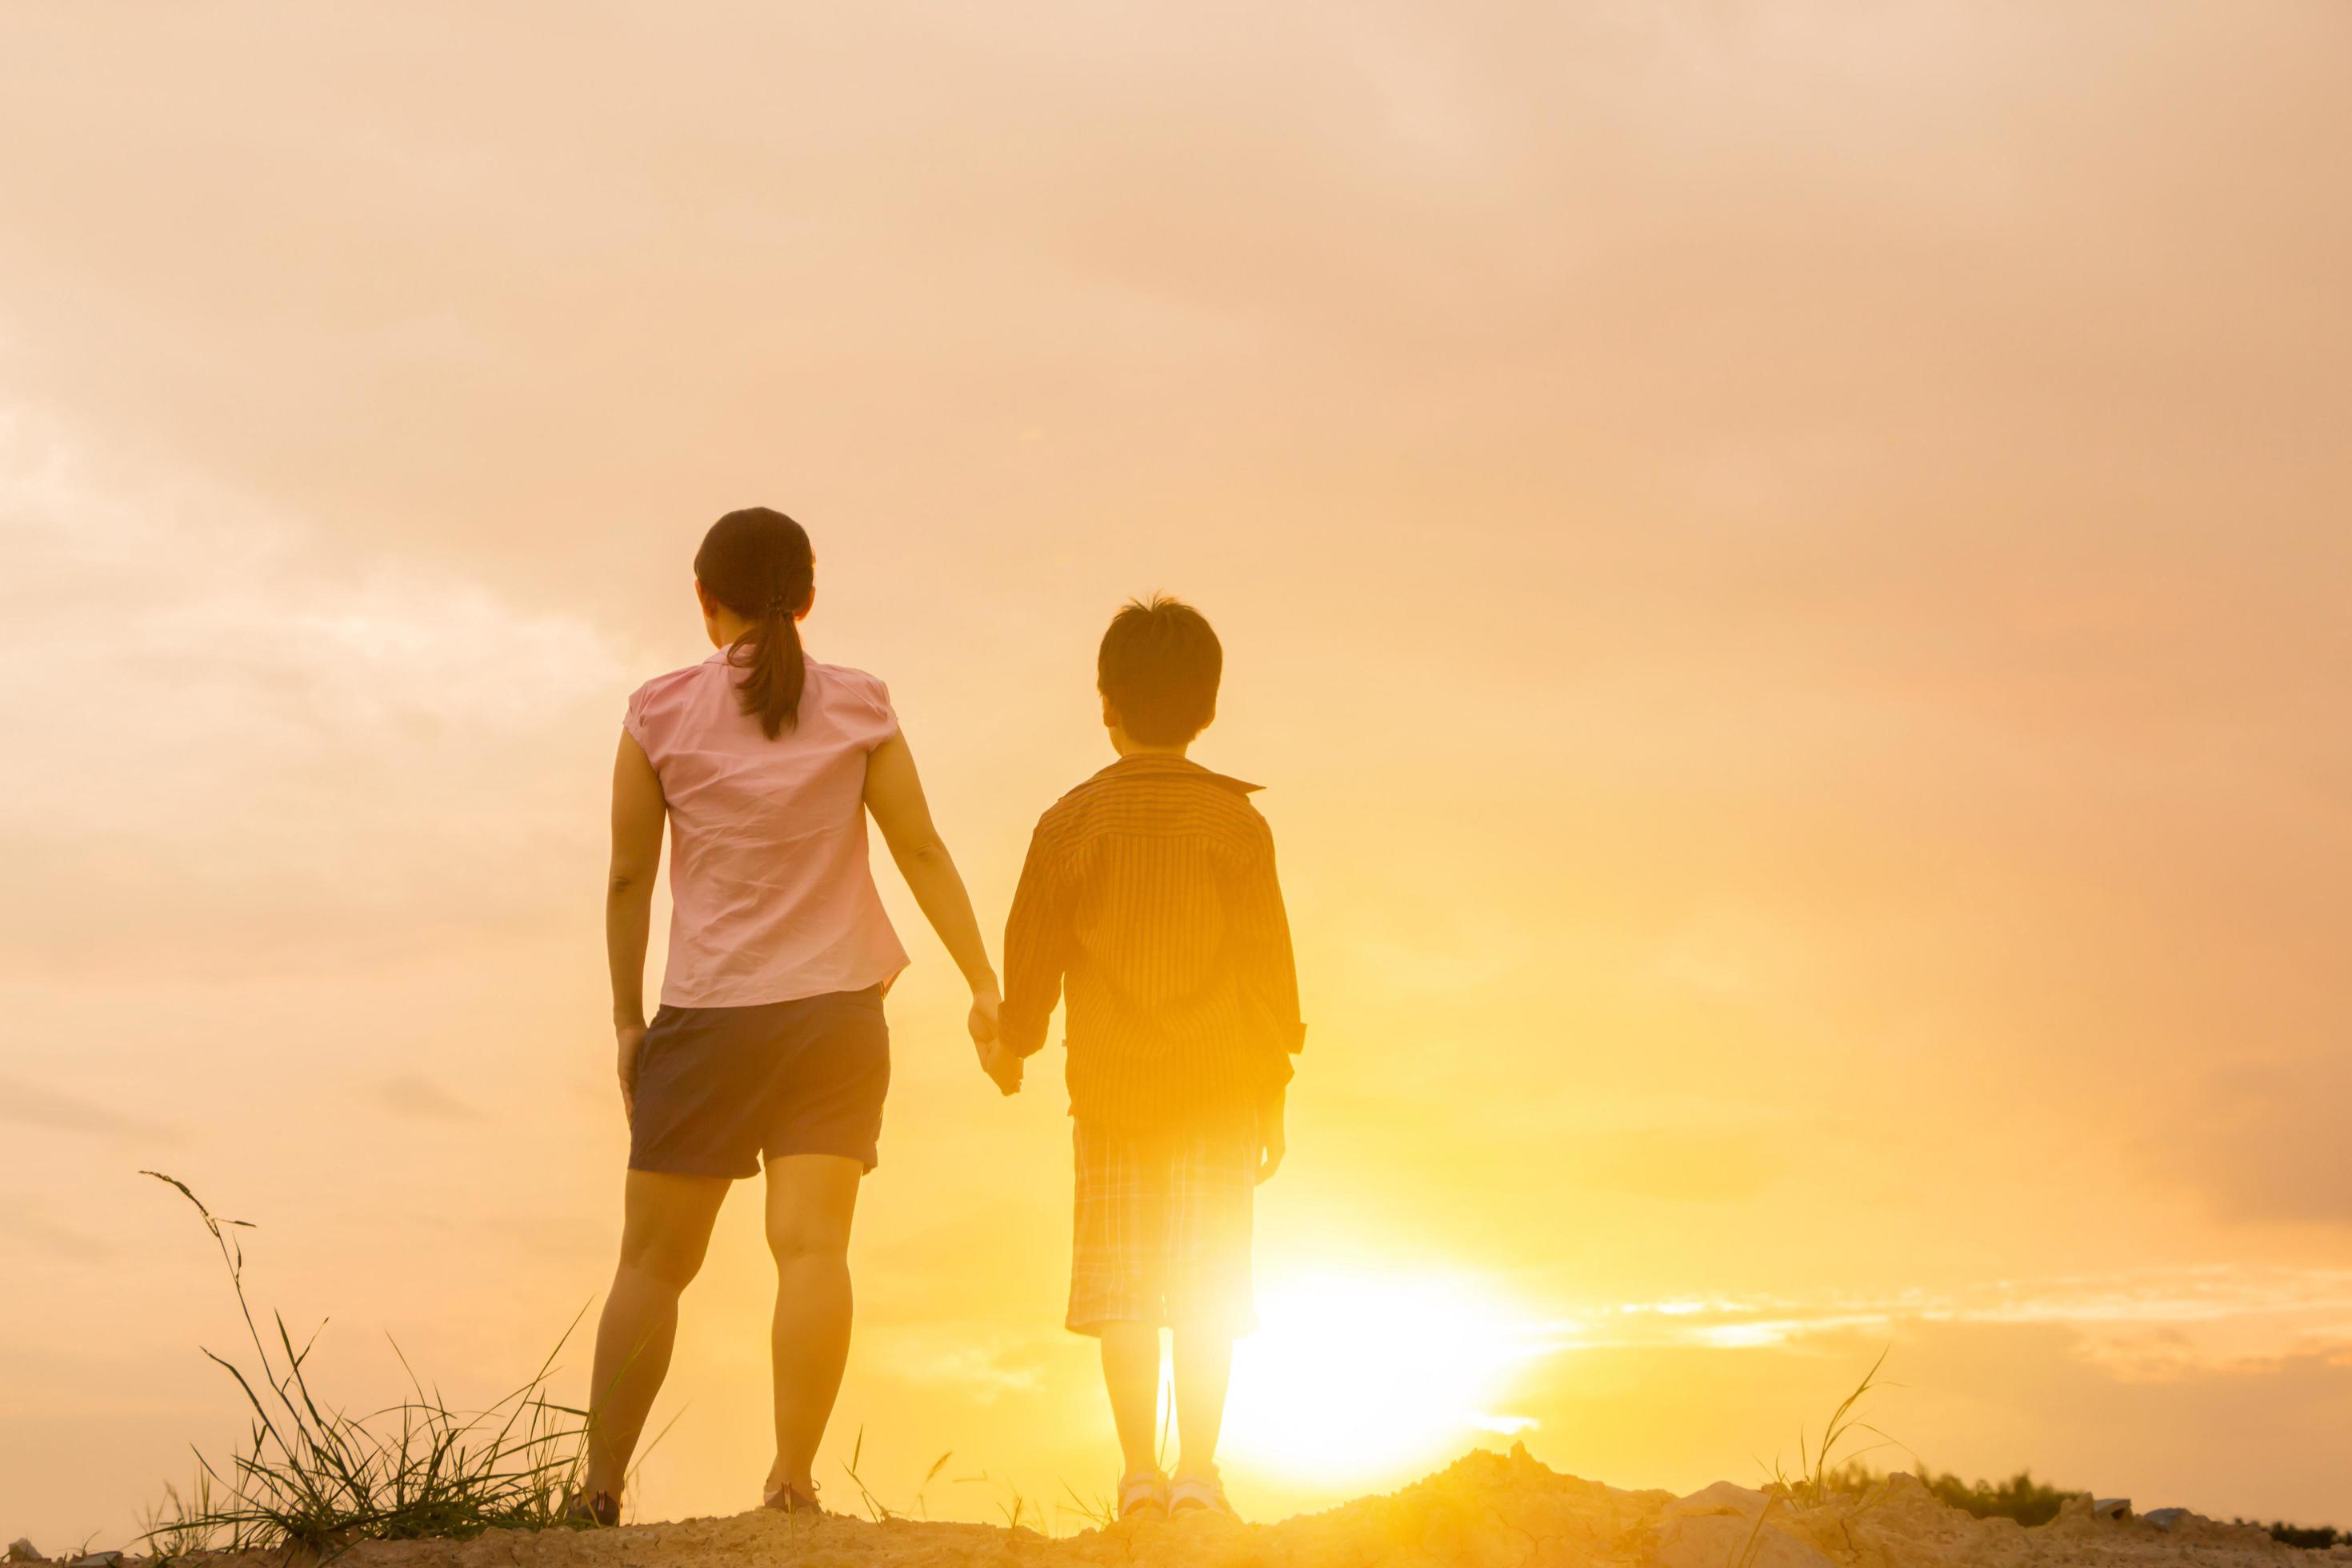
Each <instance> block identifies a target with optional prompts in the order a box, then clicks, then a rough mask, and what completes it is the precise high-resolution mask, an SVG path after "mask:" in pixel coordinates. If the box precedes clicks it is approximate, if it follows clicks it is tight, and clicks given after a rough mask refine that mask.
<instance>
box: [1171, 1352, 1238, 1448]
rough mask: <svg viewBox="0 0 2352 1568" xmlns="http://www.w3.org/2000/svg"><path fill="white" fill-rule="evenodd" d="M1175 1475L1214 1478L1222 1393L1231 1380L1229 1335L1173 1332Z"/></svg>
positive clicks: (1222, 1423) (1221, 1424) (1222, 1415)
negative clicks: (1174, 1353) (1174, 1352)
mask: <svg viewBox="0 0 2352 1568" xmlns="http://www.w3.org/2000/svg"><path fill="white" fill-rule="evenodd" d="M1175 1351H1176V1438H1177V1444H1178V1456H1177V1459H1176V1474H1177V1477H1178V1478H1179V1479H1182V1478H1184V1477H1188V1476H1191V1477H1199V1478H1203V1479H1205V1478H1207V1477H1210V1476H1213V1475H1215V1474H1216V1473H1217V1438H1218V1437H1219V1436H1221V1435H1222V1434H1223V1430H1224V1426H1225V1389H1226V1386H1227V1385H1228V1384H1231V1383H1232V1382H1233V1379H1234V1336H1233V1335H1231V1334H1229V1333H1224V1332H1221V1331H1217V1330H1214V1329H1208V1328H1202V1327H1200V1326H1198V1325H1184V1324H1180V1325H1178V1327H1177V1330H1176V1345H1175Z"/></svg>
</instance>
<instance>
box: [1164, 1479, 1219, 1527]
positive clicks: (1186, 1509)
mask: <svg viewBox="0 0 2352 1568" xmlns="http://www.w3.org/2000/svg"><path fill="white" fill-rule="evenodd" d="M1168 1511H1169V1513H1170V1514H1171V1516H1172V1515H1175V1514H1180V1513H1221V1514H1223V1515H1224V1516H1225V1517H1226V1518H1227V1519H1231V1518H1233V1517H1234V1505H1233V1504H1232V1503H1230V1502H1227V1501H1226V1500H1225V1483H1224V1481H1223V1479H1220V1478H1219V1476H1218V1475H1217V1472H1216V1471H1214V1470H1211V1471H1210V1472H1209V1473H1208V1474H1207V1475H1205V1476H1179V1477H1177V1478H1176V1480H1175V1483H1174V1484H1173V1485H1171V1487H1170V1488H1169V1489H1168Z"/></svg>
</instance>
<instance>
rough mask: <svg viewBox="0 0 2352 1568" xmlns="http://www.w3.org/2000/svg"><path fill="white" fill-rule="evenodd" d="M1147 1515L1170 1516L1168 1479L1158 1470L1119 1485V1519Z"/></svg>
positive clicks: (1133, 1477)
mask: <svg viewBox="0 0 2352 1568" xmlns="http://www.w3.org/2000/svg"><path fill="white" fill-rule="evenodd" d="M1146 1514H1158V1515H1160V1517H1161V1518H1163V1519H1164V1518H1166V1517H1167V1514H1168V1478H1167V1477H1166V1476H1163V1475H1161V1474H1160V1472H1159V1471H1157V1470H1146V1471H1144V1472H1143V1473H1142V1474H1140V1475H1135V1476H1129V1477H1128V1478H1127V1479H1124V1480H1122V1481H1120V1482H1119V1483H1118V1517H1119V1518H1120V1519H1122V1520H1129V1519H1137V1518H1140V1517H1142V1516H1143V1515H1146Z"/></svg>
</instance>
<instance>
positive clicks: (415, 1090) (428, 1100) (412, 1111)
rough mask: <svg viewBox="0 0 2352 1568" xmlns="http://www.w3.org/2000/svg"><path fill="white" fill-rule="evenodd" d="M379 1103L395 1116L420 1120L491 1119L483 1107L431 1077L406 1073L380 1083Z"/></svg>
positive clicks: (377, 1097)
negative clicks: (459, 1096)
mask: <svg viewBox="0 0 2352 1568" xmlns="http://www.w3.org/2000/svg"><path fill="white" fill-rule="evenodd" d="M374 1099H375V1101H376V1103H377V1104H379V1105H381V1106H383V1108H384V1109H385V1110H390V1111H392V1112H393V1113H394V1114H395V1115H399V1116H404V1117H408V1118H410V1119H411V1120H413V1121H448V1122H476V1121H488V1117H487V1116H485V1115H484V1114H483V1113H482V1111H481V1110H478V1109H477V1108H476V1107H474V1106H472V1105H469V1104H467V1102H466V1101H465V1100H460V1099H458V1098H457V1096H456V1095H454V1094H452V1093H450V1092H449V1091H448V1090H447V1089H444V1088H442V1087H441V1086H440V1085H439V1084H437V1083H435V1082H434V1081H433V1080H432V1079H428V1078H425V1077H424V1076H423V1075H422V1074H418V1073H404V1074H403V1075H401V1076H400V1077H398V1078H394V1079H385V1080H384V1081H383V1083H381V1084H379V1085H377V1086H376V1089H375V1095H374Z"/></svg>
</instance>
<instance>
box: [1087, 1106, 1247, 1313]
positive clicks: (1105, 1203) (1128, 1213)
mask: <svg viewBox="0 0 2352 1568" xmlns="http://www.w3.org/2000/svg"><path fill="white" fill-rule="evenodd" d="M1075 1127H1076V1131H1075V1134H1074V1142H1075V1144H1076V1156H1077V1158H1076V1163H1077V1203H1076V1222H1075V1224H1074V1226H1073V1227H1072V1228H1073V1241H1072V1247H1071V1255H1070V1315H1069V1318H1068V1320H1067V1322H1068V1325H1069V1327H1070V1328H1071V1329H1072V1330H1074V1331H1076V1332H1078V1333H1082V1334H1099V1333H1100V1332H1102V1330H1103V1325H1105V1324H1106V1323H1121V1322H1125V1323H1150V1324H1154V1325H1171V1324H1179V1323H1183V1324H1192V1323H1199V1324H1204V1325H1207V1326H1211V1327H1215V1328H1220V1329H1223V1330H1224V1331H1227V1332H1230V1333H1232V1334H1234V1335H1236V1336H1239V1335H1242V1334H1246V1333H1248V1332H1249V1331H1251V1330H1253V1329H1255V1328H1256V1327H1257V1310H1256V1307H1255V1303H1254V1301H1253V1300H1252V1298H1251V1292H1250V1204H1251V1198H1252V1194H1253V1193H1254V1192H1255V1188H1256V1183H1257V1139H1256V1135H1255V1132H1256V1130H1255V1127H1253V1126H1251V1125H1249V1124H1248V1123H1246V1122H1245V1123H1244V1124H1243V1125H1241V1126H1240V1127H1237V1128H1236V1127H1231V1126H1220V1127H1215V1128H1209V1129H1200V1130H1194V1131H1181V1132H1132V1131H1125V1130H1123V1129H1116V1128H1108V1127H1099V1126H1094V1125H1091V1124H1089V1123H1087V1122H1086V1121H1079V1122H1076V1124H1075Z"/></svg>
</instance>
